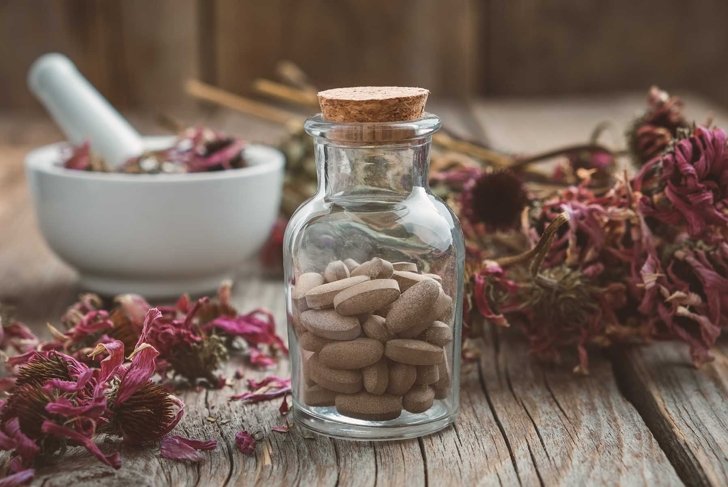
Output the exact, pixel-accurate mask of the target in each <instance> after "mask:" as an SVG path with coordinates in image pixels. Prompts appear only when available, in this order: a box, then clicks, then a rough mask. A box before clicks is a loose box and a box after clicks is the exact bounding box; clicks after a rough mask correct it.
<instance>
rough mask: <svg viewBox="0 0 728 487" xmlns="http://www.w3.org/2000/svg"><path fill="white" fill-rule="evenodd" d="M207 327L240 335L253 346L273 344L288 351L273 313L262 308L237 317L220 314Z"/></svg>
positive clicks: (285, 351)
mask: <svg viewBox="0 0 728 487" xmlns="http://www.w3.org/2000/svg"><path fill="white" fill-rule="evenodd" d="M206 328H207V329H215V330H219V331H222V332H223V333H226V334H228V335H231V336H239V337H241V338H243V339H244V340H245V341H246V342H248V344H250V345H251V346H253V347H256V346H258V345H271V346H273V347H275V348H277V349H279V350H281V351H283V352H284V353H288V348H287V347H286V345H285V342H284V341H283V339H282V338H281V337H280V336H278V335H277V334H276V323H275V319H274V318H273V314H272V313H271V312H270V311H267V310H265V309H262V308H259V309H256V310H253V311H251V312H250V313H248V314H245V315H239V316H236V317H229V316H220V317H218V318H215V319H214V320H212V321H211V322H210V323H208V324H207V325H206Z"/></svg>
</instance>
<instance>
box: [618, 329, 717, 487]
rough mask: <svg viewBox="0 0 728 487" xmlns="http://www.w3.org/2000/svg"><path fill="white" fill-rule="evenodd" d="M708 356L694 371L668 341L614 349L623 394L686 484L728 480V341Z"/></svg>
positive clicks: (682, 348)
mask: <svg viewBox="0 0 728 487" xmlns="http://www.w3.org/2000/svg"><path fill="white" fill-rule="evenodd" d="M713 355H714V356H715V360H714V361H713V362H711V363H709V364H706V365H704V366H703V367H701V368H700V369H698V370H696V369H694V368H693V367H691V366H690V355H689V353H688V350H687V347H686V346H680V345H676V344H672V343H655V344H653V345H651V346H649V347H647V348H642V349H638V348H630V349H622V350H619V351H617V352H615V353H614V354H613V358H614V360H613V362H614V366H615V371H616V373H617V374H618V377H619V380H620V384H621V386H622V388H623V390H624V392H625V394H626V395H627V397H629V399H630V401H632V403H633V404H634V405H635V407H636V408H637V410H638V411H639V412H640V414H641V415H642V417H643V418H644V420H645V422H646V423H647V424H648V426H649V427H650V429H651V430H652V432H653V433H654V434H655V436H656V437H657V440H658V441H659V442H660V444H661V445H662V447H663V449H664V450H665V451H666V452H667V456H668V458H670V460H671V461H672V463H673V464H674V465H675V468H676V469H677V471H678V473H679V474H680V476H681V477H682V479H683V480H684V481H685V482H686V483H688V484H691V485H715V486H718V485H728V401H727V399H728V343H726V342H725V340H723V342H721V343H720V344H719V345H718V347H716V349H715V350H714V352H713Z"/></svg>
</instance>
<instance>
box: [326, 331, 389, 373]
mask: <svg viewBox="0 0 728 487" xmlns="http://www.w3.org/2000/svg"><path fill="white" fill-rule="evenodd" d="M383 354H384V345H382V342H380V341H378V340H375V339H373V338H357V339H356V340H349V341H345V342H332V343H328V344H326V345H324V347H323V348H322V349H321V352H319V360H320V361H321V363H322V364H324V365H325V366H327V367H331V368H332V369H344V370H352V369H361V368H362V367H367V366H369V365H372V364H374V363H376V362H379V360H380V359H381V358H382V355H383Z"/></svg>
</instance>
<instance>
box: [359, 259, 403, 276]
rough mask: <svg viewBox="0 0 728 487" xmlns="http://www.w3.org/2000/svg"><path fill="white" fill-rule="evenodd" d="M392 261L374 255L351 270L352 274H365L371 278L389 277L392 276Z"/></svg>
mask: <svg viewBox="0 0 728 487" xmlns="http://www.w3.org/2000/svg"><path fill="white" fill-rule="evenodd" d="M392 271H393V269H392V263H391V262H389V261H387V260H384V259H380V258H379V257H374V258H373V259H371V260H368V261H366V262H364V263H363V264H361V265H360V266H359V267H357V268H356V269H354V270H353V271H351V275H352V276H367V277H370V278H372V279H389V278H390V277H392Z"/></svg>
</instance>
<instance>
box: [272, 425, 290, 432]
mask: <svg viewBox="0 0 728 487" xmlns="http://www.w3.org/2000/svg"><path fill="white" fill-rule="evenodd" d="M271 430H272V431H275V432H276V433H288V432H289V431H290V430H291V427H290V426H289V425H288V424H282V425H279V426H273V427H272V428H271Z"/></svg>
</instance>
